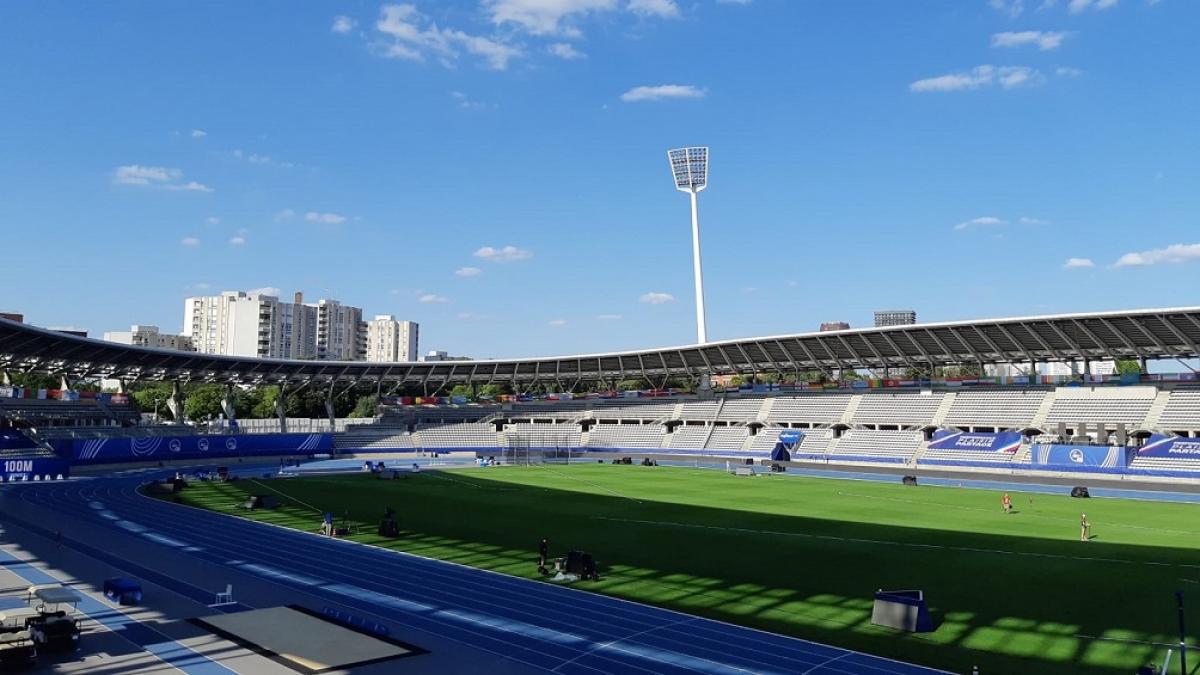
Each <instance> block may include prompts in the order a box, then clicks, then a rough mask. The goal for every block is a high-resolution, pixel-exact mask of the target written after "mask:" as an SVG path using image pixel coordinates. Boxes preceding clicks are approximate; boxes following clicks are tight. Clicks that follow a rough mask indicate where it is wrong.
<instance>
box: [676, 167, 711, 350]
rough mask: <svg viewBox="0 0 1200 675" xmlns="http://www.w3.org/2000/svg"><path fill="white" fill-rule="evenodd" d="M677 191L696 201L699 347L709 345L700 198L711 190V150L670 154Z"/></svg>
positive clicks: (694, 260)
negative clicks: (705, 190) (698, 199)
mask: <svg viewBox="0 0 1200 675" xmlns="http://www.w3.org/2000/svg"><path fill="white" fill-rule="evenodd" d="M667 160H668V161H670V163H671V175H672V177H674V179H675V189H676V190H679V191H680V192H686V193H688V196H689V197H691V201H692V270H693V272H694V274H695V277H696V343H697V344H705V343H707V342H708V327H707V324H706V323H705V320H704V272H703V270H702V269H701V266H700V219H699V214H698V211H697V208H696V195H697V194H698V193H699V192H700V191H701V190H703V189H704V188H706V187H708V148H707V147H692V148H676V149H674V150H668V151H667Z"/></svg>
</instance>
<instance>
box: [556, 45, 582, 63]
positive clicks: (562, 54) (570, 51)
mask: <svg viewBox="0 0 1200 675" xmlns="http://www.w3.org/2000/svg"><path fill="white" fill-rule="evenodd" d="M546 51H547V52H550V53H551V54H553V55H554V56H557V57H558V58H560V59H566V60H568V61H570V60H573V59H586V58H587V54H584V53H583V52H581V51H579V50H578V49H575V47H573V46H572V45H570V44H567V43H566V42H555V43H554V44H551V45H548V46H547V47H546Z"/></svg>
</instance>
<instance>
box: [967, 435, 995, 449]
mask: <svg viewBox="0 0 1200 675" xmlns="http://www.w3.org/2000/svg"><path fill="white" fill-rule="evenodd" d="M993 440H995V439H994V438H993V437H991V436H963V437H962V438H960V439H958V446H959V447H960V448H990V447H992V442H993Z"/></svg>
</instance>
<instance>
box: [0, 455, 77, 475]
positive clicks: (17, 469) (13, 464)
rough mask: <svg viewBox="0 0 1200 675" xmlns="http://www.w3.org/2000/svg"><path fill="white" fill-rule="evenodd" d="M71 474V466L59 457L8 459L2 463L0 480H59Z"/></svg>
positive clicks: (0, 463)
mask: <svg viewBox="0 0 1200 675" xmlns="http://www.w3.org/2000/svg"><path fill="white" fill-rule="evenodd" d="M70 474H71V470H70V465H69V464H68V463H67V462H66V461H65V460H62V459H59V458H57V457H38V458H29V459H6V460H4V461H2V462H0V480H4V481H23V480H26V481H27V480H58V479H60V478H66V477H67V476H69V475H70Z"/></svg>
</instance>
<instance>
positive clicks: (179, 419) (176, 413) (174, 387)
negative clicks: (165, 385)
mask: <svg viewBox="0 0 1200 675" xmlns="http://www.w3.org/2000/svg"><path fill="white" fill-rule="evenodd" d="M186 402H187V401H186V400H185V397H184V395H183V386H182V385H180V384H179V380H174V381H173V382H171V398H168V399H167V410H170V411H171V416H172V417H174V418H175V424H183V423H185V422H187V411H186V410H185V408H184V404H185V403H186Z"/></svg>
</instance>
